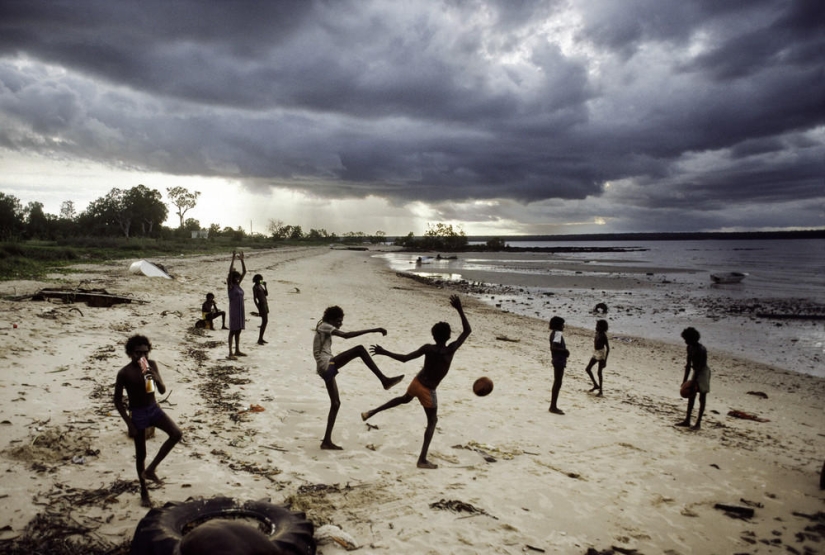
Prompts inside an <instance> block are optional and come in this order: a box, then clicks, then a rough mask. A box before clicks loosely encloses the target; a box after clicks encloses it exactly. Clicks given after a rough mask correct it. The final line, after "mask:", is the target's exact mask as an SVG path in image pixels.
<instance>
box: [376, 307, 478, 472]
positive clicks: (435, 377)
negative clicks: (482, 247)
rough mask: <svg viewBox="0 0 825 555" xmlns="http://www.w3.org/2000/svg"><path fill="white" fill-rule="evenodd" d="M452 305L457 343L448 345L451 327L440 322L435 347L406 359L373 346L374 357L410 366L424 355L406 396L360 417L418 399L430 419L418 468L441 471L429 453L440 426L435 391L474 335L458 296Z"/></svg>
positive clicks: (420, 348) (423, 349)
mask: <svg viewBox="0 0 825 555" xmlns="http://www.w3.org/2000/svg"><path fill="white" fill-rule="evenodd" d="M450 305H451V306H452V307H453V308H455V309H456V311H457V312H458V315H459V316H460V317H461V326H462V330H461V335H459V336H458V339H456V340H455V341H453V342H452V343H450V344H449V345H447V341H448V340H449V339H450V333H451V330H450V324H448V323H447V322H439V323H437V324H436V325H434V326H433V328H432V334H433V339H434V340H435V345H432V344H426V345H422V346H421V347H419V348H418V349H417V350H415V351H413V352H411V353H409V354H407V355H401V354H397V353H391V352H389V351H387V350H386V349H384V348H383V347H381V345H373V346H372V348H371V351H372V353H373V354H375V355H384V356H388V357H390V358H394V359H395V360H398V361H400V362H407V361H408V360H413V359H415V358H418V357H420V356H422V355H423V356H424V366H423V367H422V368H421V371H420V372H419V373H418V375H417V376H416V377H415V378H413V381H412V382H411V383H410V385H409V387H408V388H407V392H406V393H405V394H404V395H401V396H400V397H396V398H395V399H391V400H390V401H388V402H387V403H386V404H384V405H381V406H380V407H378V408H377V409H372V410H370V411H367V412H362V413H361V418H362V419H363V420H367V419H369V418H370V417H372V416H374V415H375V414H377V413H379V412H381V411H383V410H387V409H391V408H393V407H397V406H398V405H401V404H406V403H409V402H410V401H412V400H413V398H414V397H418V400H419V402H420V403H421V406H422V407H424V413H425V414H426V415H427V429H426V431H425V432H424V444H423V445H422V446H421V454H420V455H419V456H418V468H438V465H437V464H433V463H431V462H430V461H428V460H427V451H428V450H429V448H430V441H432V439H433V433H434V432H435V425H436V423H437V422H438V400H437V398H436V394H435V390H436V388H438V384H439V383H441V380H443V379H444V376H446V375H447V372H449V371H450V364H451V363H452V361H453V355H455V352H456V351H457V350H458V348H459V347H461V345H462V344H463V343H464V340H465V339H467V337H468V336H469V335H470V332H471V331H472V330H471V329H470V323H469V322H468V321H467V317H466V316H465V315H464V309H463V308H462V306H461V299H459V298H458V295H453V296H451V297H450Z"/></svg>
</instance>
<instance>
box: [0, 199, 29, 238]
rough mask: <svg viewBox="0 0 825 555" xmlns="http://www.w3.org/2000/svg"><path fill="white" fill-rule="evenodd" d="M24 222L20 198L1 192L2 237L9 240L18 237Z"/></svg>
mask: <svg viewBox="0 0 825 555" xmlns="http://www.w3.org/2000/svg"><path fill="white" fill-rule="evenodd" d="M24 223H25V222H24V220H23V206H22V205H21V204H20V199H18V198H17V197H15V196H14V195H7V194H5V193H2V192H0V239H2V240H3V241H8V240H10V239H14V238H16V237H18V236H19V235H20V233H21V232H22V231H23V228H24Z"/></svg>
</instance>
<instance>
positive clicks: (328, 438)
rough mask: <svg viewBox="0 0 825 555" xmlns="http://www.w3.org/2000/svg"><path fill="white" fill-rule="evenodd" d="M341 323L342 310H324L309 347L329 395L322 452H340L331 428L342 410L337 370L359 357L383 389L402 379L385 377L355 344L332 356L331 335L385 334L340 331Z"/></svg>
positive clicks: (359, 346) (383, 333)
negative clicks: (340, 409)
mask: <svg viewBox="0 0 825 555" xmlns="http://www.w3.org/2000/svg"><path fill="white" fill-rule="evenodd" d="M343 323H344V311H343V310H342V309H341V307H340V306H330V307H328V308H327V309H326V310H325V311H324V316H323V318H322V319H321V321H320V322H318V325H317V326H316V327H315V340H314V341H313V344H312V352H313V354H314V355H315V362H316V370H317V372H318V375H319V376H321V378H322V379H323V380H324V383H325V384H326V386H327V393H328V394H329V403H330V406H329V416H328V417H327V430H326V432H325V433H324V439H323V440H322V441H321V449H341V447H339V446H338V445H335V444H334V443H332V428H333V426H335V418H336V417H337V416H338V409H339V408H341V399H340V397H339V396H338V384H337V383H336V382H335V376H336V374H338V370H339V369H341V368H343V367H344V366H345V365H346V364H347V363H348V362H350V361H351V360H354V359H356V358H360V359H361V360H362V361H363V362H364V364H366V365H367V367H368V368H369V369H370V370H372V373H373V374H375V375H376V376H377V377H378V379H379V380H381V385H383V386H384V389H389V388H391V387H392V386H394V385H395V384H397V383H398V382H400V381H401V380H402V379H404V376H403V374H402V375H401V376H396V377H394V378H388V377H387V376H385V375H384V374H383V373H382V372H381V370H379V369H378V366H377V365H376V364H375V361H373V360H372V357H371V356H370V354H369V353H368V352H367V349H366V348H365V347H364V346H363V345H358V346H357V347H353V348H351V349H348V350H346V351H344V352H343V353H338V354H337V355H335V356H333V355H332V336H333V335H335V336H338V337H343V338H344V339H351V338H353V337H358V336H359V335H364V334H365V333H380V334H381V335H387V330H385V329H384V328H371V329H367V330H358V331H341V330H340V329H339V328H340V327H341V326H342V325H343Z"/></svg>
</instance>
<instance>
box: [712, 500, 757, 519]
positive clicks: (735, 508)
mask: <svg viewBox="0 0 825 555" xmlns="http://www.w3.org/2000/svg"><path fill="white" fill-rule="evenodd" d="M713 508H714V509H719V510H720V511H725V512H726V513H728V514H729V515H731V516H735V517H737V518H751V517H752V516H753V513H754V510H753V509H751V508H750V507H740V506H739V505H725V504H724V503H717V504H716V505H714V506H713Z"/></svg>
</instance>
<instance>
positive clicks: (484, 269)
mask: <svg viewBox="0 0 825 555" xmlns="http://www.w3.org/2000/svg"><path fill="white" fill-rule="evenodd" d="M507 244H508V245H509V246H511V247H563V248H570V247H580V248H582V249H592V248H594V247H611V248H619V249H625V250H624V251H623V252H564V253H536V252H524V253H458V254H457V258H455V259H448V260H437V259H432V260H427V259H425V263H424V264H416V263H415V261H416V259H417V257H418V256H419V255H420V254H419V253H416V254H412V253H387V254H382V255H378V256H380V257H382V258H385V259H386V261H387V263H388V264H389V265H390V267H391V268H392V269H394V270H396V271H402V272H410V273H416V274H420V275H425V276H430V277H437V278H441V279H448V280H467V281H471V282H484V283H488V284H501V285H506V286H509V288H510V289H511V291H510V292H506V293H504V294H498V295H495V296H491V295H479V298H480V299H481V300H483V301H485V302H489V303H491V304H495V305H496V306H500V307H501V308H502V309H503V310H508V311H511V312H517V313H521V314H525V315H529V316H536V317H539V318H549V317H550V316H552V315H553V314H554V313H561V314H562V315H564V316H565V317H566V318H567V321H568V324H569V325H573V326H576V327H591V326H592V325H593V323H594V318H596V316H595V315H593V314H592V308H593V307H594V306H595V303H597V302H606V303H607V304H608V305H609V306H612V307H616V308H617V309H619V310H618V311H615V310H614V311H611V312H609V313H608V316H609V318H608V319H609V321H610V326H611V331H613V332H614V333H620V334H621V333H624V334H628V335H636V336H642V337H650V338H654V339H662V340H666V341H672V342H674V343H680V342H681V340H680V339H679V332H680V331H681V329H683V327H685V326H687V325H693V326H696V327H697V328H698V329H700V331H702V333H703V343H704V344H705V345H706V346H708V347H709V348H711V347H716V348H717V349H719V350H722V351H725V352H727V353H729V354H734V355H737V356H744V357H746V358H750V359H752V360H756V361H758V362H764V363H767V364H773V365H776V366H780V367H782V368H785V369H787V370H791V371H796V372H802V373H807V374H814V375H818V376H823V377H825V321H823V320H804V319H801V320H766V319H764V318H758V317H756V315H755V312H754V311H751V312H749V313H747V314H744V315H730V314H728V313H724V314H721V313H723V312H725V311H724V310H723V309H720V307H723V306H730V305H738V306H749V307H754V306H758V307H762V310H764V311H765V312H771V311H773V312H776V311H777V310H778V311H782V312H787V311H788V310H791V309H799V310H806V307H810V308H811V309H812V310H813V311H820V313H822V312H821V311H823V310H824V309H823V304H825V239H784V240H738V241H730V240H701V241H605V242H597V241H575V242H573V241H570V242H568V241H564V242H543V241H524V242H519V241H507ZM432 254H433V256H434V255H435V253H432ZM442 256H444V254H443V253H442ZM726 271H736V272H743V273H746V274H747V277H746V278H745V279H744V280H743V281H742V282H741V283H739V284H731V285H714V284H713V283H712V281H711V279H710V274H711V273H716V272H726ZM565 276H567V277H569V278H571V279H573V280H574V281H575V279H578V280H579V281H580V282H581V283H579V284H573V285H572V286H571V285H570V284H569V282H570V280H567V282H566V284H565V285H564V287H563V288H561V289H560V288H559V286H558V283H559V278H562V277H565ZM623 279H624V281H623ZM628 280H633V281H634V282H635V284H634V285H633V286H632V287H626V290H625V289H623V287H624V286H625V285H626V282H627V281H628ZM594 284H595V285H594ZM670 308H672V310H669V309H670ZM766 330H770V333H767V334H766V333H765V331H766Z"/></svg>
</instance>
